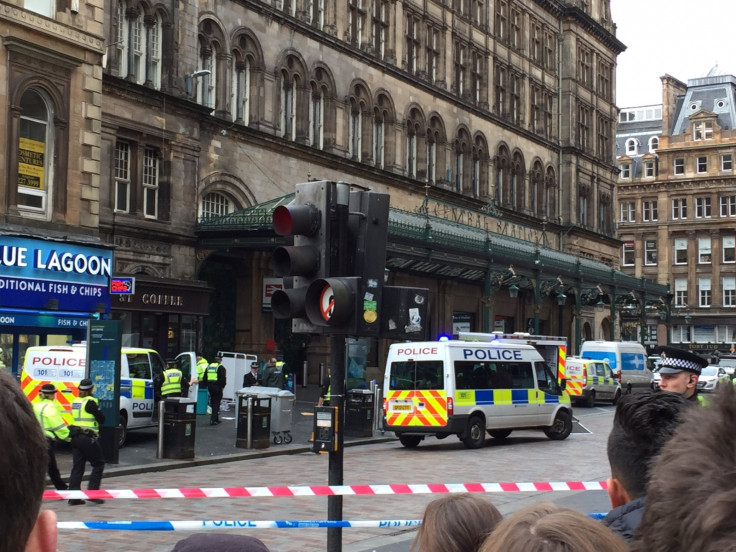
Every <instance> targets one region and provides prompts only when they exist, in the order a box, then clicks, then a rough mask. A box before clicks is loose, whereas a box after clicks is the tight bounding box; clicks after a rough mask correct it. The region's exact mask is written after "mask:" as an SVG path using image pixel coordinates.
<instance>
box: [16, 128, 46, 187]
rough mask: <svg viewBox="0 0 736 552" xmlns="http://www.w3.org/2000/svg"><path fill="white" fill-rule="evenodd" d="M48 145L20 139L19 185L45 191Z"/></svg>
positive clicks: (28, 139)
mask: <svg viewBox="0 0 736 552" xmlns="http://www.w3.org/2000/svg"><path fill="white" fill-rule="evenodd" d="M45 156H46V144H44V143H43V142H39V141H37V140H31V139H30V138H20V140H19V144H18V185H19V186H25V187H26V188H33V189H35V190H43V189H44V177H43V171H44V166H45V161H44V159H45Z"/></svg>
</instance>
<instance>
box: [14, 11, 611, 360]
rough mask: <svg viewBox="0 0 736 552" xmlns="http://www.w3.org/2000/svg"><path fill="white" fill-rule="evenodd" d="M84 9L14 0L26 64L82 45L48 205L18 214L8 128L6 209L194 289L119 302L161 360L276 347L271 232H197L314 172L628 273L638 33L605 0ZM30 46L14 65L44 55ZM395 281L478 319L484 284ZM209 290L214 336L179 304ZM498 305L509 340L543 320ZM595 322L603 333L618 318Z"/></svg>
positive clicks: (67, 92) (63, 85) (446, 320)
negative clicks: (625, 239)
mask: <svg viewBox="0 0 736 552" xmlns="http://www.w3.org/2000/svg"><path fill="white" fill-rule="evenodd" d="M30 1H31V0H27V2H30ZM33 1H34V2H35V1H36V0H33ZM63 1H64V0H57V8H58V7H59V6H58V4H59V2H63ZM70 1H72V2H77V0H70ZM79 2H80V5H79V6H76V5H75V7H76V9H78V11H77V12H75V13H71V12H70V11H69V9H67V8H64V9H63V10H61V11H54V12H53V13H51V12H49V13H45V14H42V16H41V17H39V16H38V15H33V13H32V11H29V10H30V8H28V7H26V8H24V7H23V5H22V4H23V0H18V1H17V2H16V3H12V2H3V3H2V4H0V6H2V13H1V14H0V21H2V23H3V25H4V26H5V30H4V31H3V33H2V34H3V37H4V38H3V45H4V48H5V49H6V50H8V51H10V52H11V53H12V52H14V51H18V52H19V55H20V52H21V51H22V52H23V54H24V55H26V51H27V50H28V49H29V48H30V46H29V44H30V43H32V42H34V39H32V37H38V36H41V37H43V40H41V41H40V44H41V46H34V47H35V48H37V50H35V51H37V52H39V51H41V52H44V53H49V52H50V51H52V50H53V51H56V52H61V51H64V52H68V53H66V54H65V55H63V56H62V55H61V54H60V53H57V55H56V56H40V55H37V56H36V57H39V58H43V61H38V62H37V69H36V72H37V73H45V75H44V80H49V81H54V80H56V81H59V82H58V84H56V85H54V86H55V88H53V90H54V91H53V94H52V92H48V94H49V95H50V97H52V98H58V102H59V106H58V107H57V108H56V109H57V111H56V112H55V115H54V117H55V118H54V124H55V128H56V131H55V132H56V133H57V137H56V139H55V140H54V144H55V147H56V148H57V150H56V154H55V156H54V159H55V161H54V162H55V163H56V164H59V167H56V166H54V171H53V174H51V175H50V176H49V178H50V179H51V180H49V187H48V188H47V189H48V193H53V194H55V195H54V201H49V202H48V203H47V205H48V207H47V211H46V212H45V213H44V214H43V216H37V215H36V214H35V213H34V214H33V215H31V214H28V213H26V212H25V211H24V210H22V209H20V211H21V212H18V211H19V209H18V189H19V188H18V187H17V186H16V185H15V182H16V181H17V174H16V172H14V171H16V169H14V168H13V167H15V166H16V165H17V163H16V160H15V158H14V155H16V154H15V146H14V144H16V143H17V138H16V135H15V134H12V132H13V131H9V134H8V146H7V147H6V148H5V151H4V152H3V153H2V154H0V155H4V156H5V161H6V163H5V166H6V167H8V169H7V170H6V171H5V172H4V173H3V176H2V179H3V180H4V184H5V185H4V189H5V190H6V192H5V194H4V195H3V201H4V202H5V203H4V204H3V205H0V207H2V208H3V210H4V212H5V218H6V220H7V221H18V222H19V223H21V224H29V225H30V226H31V227H33V228H34V229H35V230H34V231H39V232H43V231H44V229H46V228H51V229H54V230H56V229H64V228H65V227H66V226H67V225H69V226H71V227H74V228H75V231H81V232H88V233H89V234H90V235H92V236H94V237H95V238H97V239H99V240H100V241H101V242H102V243H106V244H110V245H113V246H114V247H115V261H114V262H115V272H116V273H118V274H127V275H136V274H138V275H139V276H140V277H141V282H143V284H144V285H146V286H151V290H150V291H151V293H150V295H151V296H157V295H161V293H160V290H161V289H166V288H168V289H170V290H171V293H172V296H176V297H180V298H182V297H184V298H185V297H187V296H188V295H190V294H191V295H192V300H191V301H188V300H185V299H176V300H173V299H172V300H164V299H161V300H156V301H157V302H156V301H154V303H153V306H151V307H150V309H148V310H147V311H141V310H131V309H132V307H130V304H131V303H130V302H128V305H126V301H125V300H120V299H117V300H113V304H112V309H113V315H114V316H116V317H120V318H121V319H123V320H124V321H125V324H124V327H125V330H124V331H125V334H126V335H127V336H128V339H129V342H130V343H131V344H151V345H153V346H156V347H157V348H159V349H165V350H166V354H167V356H171V354H172V353H174V352H176V350H177V349H181V348H186V347H189V346H194V347H197V348H201V347H205V348H208V349H209V351H210V352H212V350H213V349H215V348H221V347H223V348H233V349H236V350H248V351H251V352H256V353H262V352H264V351H266V350H267V349H268V348H269V345H268V343H269V342H270V341H271V340H272V339H273V327H272V320H271V318H270V315H268V314H267V313H264V312H262V308H261V303H262V302H261V297H262V295H263V281H264V280H263V279H264V278H265V277H267V276H270V275H271V274H272V273H271V270H270V267H269V264H268V249H269V244H268V238H267V237H262V236H259V235H258V233H257V232H255V233H251V234H248V235H247V236H246V237H247V239H245V240H241V238H242V234H241V237H240V238H239V237H237V236H233V240H234V241H229V242H227V243H226V242H224V241H223V242H222V244H221V246H211V245H210V246H208V248H207V249H204V248H202V247H198V241H197V233H196V231H197V224H198V222H199V221H203V220H209V219H211V218H213V217H219V216H223V215H226V214H228V213H234V212H237V211H238V210H240V209H244V208H248V207H251V206H254V205H257V204H261V203H264V202H267V201H269V200H272V199H274V198H278V197H281V196H284V195H286V194H289V193H291V192H293V189H294V184H295V183H296V182H303V181H306V180H309V179H326V180H343V181H348V182H350V183H351V184H354V185H356V186H363V187H366V188H370V189H374V190H376V191H381V192H388V193H390V195H391V205H392V207H395V208H398V209H403V210H405V211H416V210H417V209H418V208H419V207H420V206H421V205H422V204H423V202H425V200H426V199H427V198H431V199H432V200H436V201H438V202H442V203H443V204H448V205H453V206H456V207H457V208H458V209H463V210H466V211H467V212H471V213H482V214H483V216H484V217H487V218H488V219H489V220H491V221H493V222H492V223H489V224H487V225H486V226H485V227H484V228H480V229H479V231H481V232H489V231H493V232H500V233H501V234H504V233H506V235H511V233H513V235H514V236H526V237H528V236H532V237H533V239H534V240H536V243H537V245H538V246H542V245H544V246H545V247H549V248H551V249H553V250H557V251H559V252H560V253H561V254H569V255H570V259H571V262H574V260H575V259H576V258H582V259H588V260H592V261H598V262H601V263H605V265H608V266H612V267H614V268H617V267H618V265H619V253H618V252H619V248H620V244H619V242H618V241H617V239H616V237H615V234H614V228H613V224H612V220H613V216H614V215H613V203H612V198H613V193H614V184H615V181H616V172H617V168H616V164H615V159H614V137H615V121H616V114H617V108H616V106H615V94H614V91H615V65H616V57H617V55H618V54H619V53H620V52H621V51H622V50H623V49H624V45H623V44H621V43H620V41H618V40H617V39H616V27H615V24H614V23H613V21H612V20H611V16H610V7H609V0H491V1H489V2H483V1H482V0H454V1H453V2H448V3H445V2H432V1H430V2H415V1H413V0H409V1H406V2H403V3H402V2H396V1H395V0H371V1H367V0H345V1H343V2H337V1H335V0H269V1H259V0H242V1H239V2H225V3H223V2H214V1H211V0H207V1H202V2H192V1H184V2H175V1H173V0H162V1H160V2H155V1H152V0H105V1H104V5H99V6H98V5H96V4H95V3H94V2H89V1H87V0H79ZM8 10H10V11H8ZM11 12H13V13H15V15H13V16H12V17H11V16H10V15H8V14H9V13H11ZM103 14H104V16H103ZM29 17H30V18H34V17H35V18H36V19H38V21H37V22H36V24H35V25H34V24H30V23H29V22H28V21H27V18H29ZM14 21H15V22H14ZM82 21H84V23H82ZM11 24H13V25H15V26H16V27H17V29H18V31H17V32H16V31H15V27H13V31H12V32H8V31H7V29H10V27H8V25H11ZM51 28H54V29H55V28H58V31H56V32H55V33H53V32H51V31H50V30H49V29H51ZM24 33H25V34H27V35H28V38H26V39H24V40H20V41H19V39H18V38H16V37H20V36H23V35H24ZM85 33H86V34H85ZM52 38H53V41H54V42H51V41H52ZM16 43H18V44H17V45H16ZM35 43H36V44H38V43H39V41H38V40H37V39H36V40H35ZM43 48H45V50H44V49H43ZM31 51H33V48H31ZM14 55H15V54H12V55H11V57H10V65H7V63H6V62H5V61H3V62H0V63H1V64H2V65H0V73H2V72H5V73H6V74H9V75H11V76H12V75H13V74H14V73H13V71H16V70H17V69H14V68H15V67H20V66H21V65H23V66H24V69H23V70H24V71H25V70H27V68H26V67H25V66H26V65H28V66H32V65H33V63H30V61H29V63H26V64H20V63H16V62H14V61H13V56H14ZM52 60H53V63H52ZM72 60H78V63H77V62H76V61H75V62H74V63H72ZM34 63H36V62H34ZM41 63H43V64H46V65H43V66H42V65H39V64H41ZM75 63H76V65H75ZM52 66H53V69H52ZM44 67H45V69H44ZM59 73H62V74H65V75H66V76H63V75H59ZM39 78H40V77H39ZM44 86H46V85H44ZM49 87H51V85H49ZM13 90H14V88H13V86H9V87H8V88H7V89H5V90H2V91H0V94H3V95H4V97H3V99H4V100H5V101H6V103H7V104H8V105H9V106H10V109H9V110H8V111H7V113H6V114H5V115H0V117H6V118H7V117H9V116H11V115H13V114H17V112H18V111H19V109H20V106H19V103H18V101H19V100H18V98H16V97H15V96H13V94H16V93H15V92H13ZM49 90H52V88H49ZM60 115H61V116H60ZM5 122H6V123H7V124H5V125H3V127H4V128H8V129H12V128H14V127H13V125H12V124H10V123H11V122H10V121H7V120H6V121H5ZM67 147H68V148H69V149H68V151H67V150H66V149H65V148H67ZM453 208H454V207H453ZM246 234H247V231H246ZM239 240H241V241H239ZM392 278H395V281H394V282H393V283H396V284H401V283H402V280H405V281H411V282H413V285H422V284H425V285H427V287H431V288H432V289H433V293H434V295H433V297H434V299H433V301H435V303H436V305H437V308H436V310H435V312H437V313H438V315H439V316H440V321H439V322H438V329H441V328H446V327H448V326H451V325H452V318H453V312H456V311H459V310H460V311H463V312H465V311H468V312H470V313H471V314H473V315H474V316H475V317H476V322H475V323H474V324H472V326H473V327H472V328H471V329H481V328H479V327H478V324H479V322H478V320H479V319H480V317H481V315H480V311H481V307H480V302H479V299H480V297H481V296H482V295H483V290H482V289H481V287H480V286H478V284H477V283H474V282H470V281H463V280H462V279H453V278H444V277H441V276H433V275H429V276H425V277H422V278H419V280H417V279H416V275H412V274H408V273H407V274H403V273H401V271H400V270H398V271H396V274H395V276H392ZM204 281H206V282H208V284H207V285H205V284H204V283H203V282H204ZM143 291H145V289H144V290H143ZM208 291H211V292H212V297H211V300H210V313H209V314H210V321H209V322H208V323H207V324H208V325H209V326H208V328H209V330H206V331H205V332H204V333H203V330H202V323H203V322H202V318H201V316H202V315H203V314H204V313H201V312H199V311H198V310H197V309H193V310H191V311H189V310H186V308H185V309H183V310H181V309H179V310H176V309H173V308H172V307H171V305H172V304H175V305H182V304H187V303H190V304H197V305H200V304H201V294H202V293H206V292H208ZM553 307H554V303H553V302H551V306H549V307H545V309H546V310H548V311H549V312H548V313H547V312H546V311H544V314H543V317H544V318H545V319H549V321H548V324H547V325H546V326H545V329H546V330H547V331H548V332H552V331H553V330H554V331H557V332H561V333H565V334H566V335H569V334H570V325H569V321H570V319H571V318H570V316H572V315H568V316H567V318H566V320H565V322H561V323H558V322H557V319H558V316H557V309H556V308H553ZM496 310H497V311H498V315H499V316H507V317H509V318H511V319H514V321H512V326H513V327H511V328H509V329H510V330H520V329H527V325H526V320H525V319H524V315H523V314H516V315H515V313H519V312H521V311H520V310H519V307H518V306H517V305H516V303H515V302H513V301H501V302H500V303H499V304H498V306H497V307H496ZM504 310H505V311H506V312H504ZM586 313H587V314H586V316H588V315H589V317H590V324H591V325H593V326H595V327H596V328H597V327H600V325H601V323H602V322H603V318H604V317H605V315H604V316H603V317H602V316H599V315H598V314H593V312H592V310H591V311H590V313H588V311H587V309H586ZM579 314H580V313H577V314H574V316H579ZM559 318H560V320H562V316H560V317H559ZM609 322H610V321H609ZM207 331H209V334H208V333H207ZM596 334H597V332H596ZM207 335H209V337H206V338H205V337H203V336H207ZM185 336H186V337H185ZM596 336H597V335H596ZM162 352H163V351H162Z"/></svg>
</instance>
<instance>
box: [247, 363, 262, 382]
mask: <svg viewBox="0 0 736 552" xmlns="http://www.w3.org/2000/svg"><path fill="white" fill-rule="evenodd" d="M260 384H261V382H260V381H258V363H257V362H251V363H250V372H248V373H247V374H245V376H243V387H253V386H254V385H260Z"/></svg>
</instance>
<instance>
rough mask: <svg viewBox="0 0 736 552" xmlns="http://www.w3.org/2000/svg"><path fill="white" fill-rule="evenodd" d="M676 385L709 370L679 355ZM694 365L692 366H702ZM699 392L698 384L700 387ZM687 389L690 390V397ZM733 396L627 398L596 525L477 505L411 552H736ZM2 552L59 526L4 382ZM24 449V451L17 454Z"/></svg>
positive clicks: (452, 501)
mask: <svg viewBox="0 0 736 552" xmlns="http://www.w3.org/2000/svg"><path fill="white" fill-rule="evenodd" d="M671 354H672V355H673V356H671V357H670V358H671V360H670V362H669V364H668V363H667V362H665V364H664V366H665V367H667V366H669V368H670V372H669V374H670V375H671V376H675V375H677V374H678V373H680V372H683V373H685V375H684V376H683V378H682V379H683V381H685V379H688V381H689V379H690V378H689V376H688V374H693V373H694V374H699V369H698V367H699V366H700V363H699V362H698V361H697V360H696V359H694V358H689V357H686V358H685V359H684V360H678V358H679V357H678V356H677V355H678V354H679V353H676V352H674V353H671ZM693 356H694V355H693ZM696 383H697V378H696ZM687 388H688V389H690V387H687ZM734 427H736V389H734V386H732V385H728V386H725V387H722V388H721V389H719V390H718V391H717V392H716V393H715V394H714V395H713V396H712V398H711V399H709V400H708V401H707V404H704V403H703V401H698V400H692V393H680V392H666V391H647V392H644V393H640V394H635V395H626V396H624V397H622V398H621V399H620V401H619V403H618V404H617V406H616V411H615V415H614V420H613V427H612V430H611V433H610V435H609V438H608V447H607V452H608V459H609V464H610V470H611V477H610V478H609V479H608V481H607V491H608V495H609V498H610V502H611V507H612V509H611V511H610V512H609V513H608V515H607V516H606V517H605V518H604V520H603V521H602V522H601V521H596V520H594V519H592V518H591V517H589V516H587V515H585V514H582V513H579V512H577V511H576V510H572V509H569V508H563V507H560V506H557V505H555V504H553V503H548V502H542V503H537V504H534V505H532V506H528V507H526V508H524V509H522V510H519V511H517V512H515V513H513V514H511V515H509V516H508V517H507V518H506V519H503V518H502V516H501V514H500V512H499V511H498V509H497V508H496V507H495V506H494V505H493V504H492V503H491V502H490V501H489V500H487V499H486V498H485V497H484V496H482V495H479V494H451V495H447V496H444V497H442V498H440V499H437V500H434V501H432V502H430V503H429V505H428V506H427V508H426V510H425V512H424V517H423V520H422V525H421V526H420V527H419V529H418V531H417V534H416V537H415V539H414V542H413V544H412V552H501V551H509V552H516V551H524V552H618V551H622V552H625V551H629V550H631V551H634V552H652V551H667V552H673V551H682V552H693V551H697V552H711V551H713V552H715V551H719V552H724V551H725V552H728V551H731V550H733V551H736V439H735V438H734V437H733V435H732V434H731V432H732V431H733V428H734ZM0 441H2V442H3V443H5V444H6V446H5V447H4V451H3V452H2V453H0V473H3V474H4V476H3V477H2V478H0V498H1V499H2V500H0V535H2V538H0V552H24V551H25V552H51V551H53V550H56V541H57V527H56V515H55V514H54V512H53V511H51V510H43V511H41V499H42V495H43V491H44V487H45V484H46V471H47V443H46V439H45V437H44V433H43V432H42V430H41V427H40V425H39V423H38V421H37V419H36V417H35V416H34V412H33V409H32V407H31V404H30V403H29V401H28V399H27V398H26V397H25V396H24V395H23V393H22V391H21V390H20V387H19V386H18V383H17V381H15V380H14V379H13V378H12V376H10V375H8V374H3V373H0ZM9 443H15V444H17V446H8V444H9ZM200 550H207V551H208V552H268V548H267V547H266V546H265V545H264V544H263V543H262V542H261V541H260V540H258V539H256V538H254V537H251V536H245V535H227V534H216V533H206V534H194V535H191V536H189V537H187V538H185V539H182V540H181V541H179V542H178V543H177V544H176V545H175V547H174V549H173V551H172V552H195V551H200Z"/></svg>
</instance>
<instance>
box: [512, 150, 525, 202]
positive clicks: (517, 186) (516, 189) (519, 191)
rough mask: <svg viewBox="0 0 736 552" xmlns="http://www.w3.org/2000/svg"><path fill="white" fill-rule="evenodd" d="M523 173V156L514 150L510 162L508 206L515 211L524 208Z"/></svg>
mask: <svg viewBox="0 0 736 552" xmlns="http://www.w3.org/2000/svg"><path fill="white" fill-rule="evenodd" d="M525 174H526V168H525V166H524V158H523V157H522V155H521V153H519V152H516V153H514V160H513V162H512V164H511V187H510V195H509V198H508V206H509V208H511V209H514V210H515V211H521V210H522V209H523V208H524V196H525V195H526V182H525V180H524V176H525Z"/></svg>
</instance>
